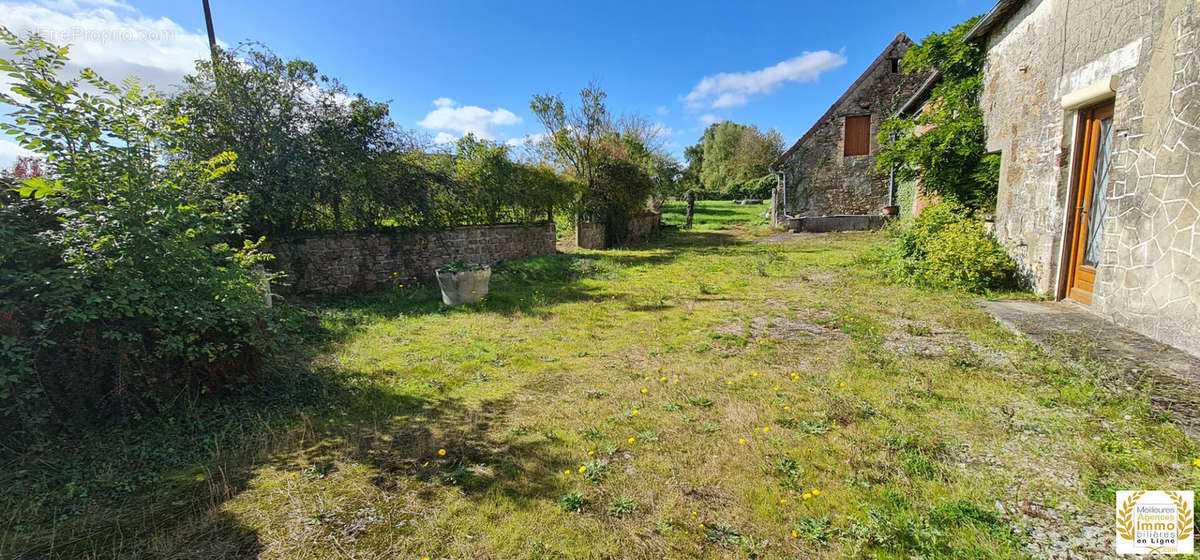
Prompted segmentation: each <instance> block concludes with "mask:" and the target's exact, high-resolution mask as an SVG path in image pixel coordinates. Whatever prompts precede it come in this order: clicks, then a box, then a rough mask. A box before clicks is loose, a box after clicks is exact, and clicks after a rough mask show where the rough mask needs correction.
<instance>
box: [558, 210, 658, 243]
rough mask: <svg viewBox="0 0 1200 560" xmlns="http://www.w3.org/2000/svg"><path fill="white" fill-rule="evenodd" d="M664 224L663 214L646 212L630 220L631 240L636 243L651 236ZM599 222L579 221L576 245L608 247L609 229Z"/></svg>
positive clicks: (576, 226) (576, 231)
mask: <svg viewBox="0 0 1200 560" xmlns="http://www.w3.org/2000/svg"><path fill="white" fill-rule="evenodd" d="M661 226H662V214H661V213H659V212H646V213H645V214H640V215H637V216H634V217H633V218H631V219H630V220H629V242H630V243H634V242H637V241H641V240H643V239H646V238H647V237H650V235H651V234H653V233H654V232H656V231H658V228H659V227H661ZM606 229H607V228H606V227H605V226H604V224H602V223H599V222H579V223H578V224H576V225H575V245H576V246H578V247H579V248H580V249H607V248H608V242H607V240H606V237H607V231H606Z"/></svg>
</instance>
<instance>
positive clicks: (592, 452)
mask: <svg viewBox="0 0 1200 560" xmlns="http://www.w3.org/2000/svg"><path fill="white" fill-rule="evenodd" d="M595 454H596V452H595V451H588V457H591V456H592V455H595Z"/></svg>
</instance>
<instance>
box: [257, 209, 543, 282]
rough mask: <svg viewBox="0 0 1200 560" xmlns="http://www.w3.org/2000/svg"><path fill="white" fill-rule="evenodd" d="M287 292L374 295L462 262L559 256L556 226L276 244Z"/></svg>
mask: <svg viewBox="0 0 1200 560" xmlns="http://www.w3.org/2000/svg"><path fill="white" fill-rule="evenodd" d="M268 251H270V252H271V253H273V254H274V255H275V260H274V261H273V262H272V266H273V267H275V268H276V269H277V270H282V271H284V272H286V273H287V277H286V278H283V279H282V280H281V285H279V286H277V288H276V289H278V290H280V291H283V292H299V293H304V292H325V293H337V292H348V291H371V290H377V289H381V288H385V287H388V286H391V285H394V284H395V283H397V282H404V281H411V280H413V279H414V278H415V279H418V280H421V281H430V280H433V279H434V270H436V269H437V268H438V267H441V266H444V265H447V264H450V263H452V262H454V261H458V260H462V261H463V262H467V263H479V264H491V265H494V264H496V263H498V262H500V261H507V260H513V259H521V258H525V257H533V256H540V255H553V254H554V253H555V235H554V224H553V223H549V222H543V223H539V224H529V225H497V226H469V227H459V228H452V229H445V230H439V231H432V232H420V233H377V234H335V235H317V236H311V237H305V238H300V239H295V240H291V241H287V242H279V243H273V244H271V246H270V247H268Z"/></svg>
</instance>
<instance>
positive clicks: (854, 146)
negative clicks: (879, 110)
mask: <svg viewBox="0 0 1200 560" xmlns="http://www.w3.org/2000/svg"><path fill="white" fill-rule="evenodd" d="M845 144H846V147H845V149H844V150H843V154H842V155H847V156H865V155H867V154H869V153H871V116H870V115H863V116H860V117H846V142H845Z"/></svg>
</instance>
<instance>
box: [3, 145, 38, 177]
mask: <svg viewBox="0 0 1200 560" xmlns="http://www.w3.org/2000/svg"><path fill="white" fill-rule="evenodd" d="M31 155H34V154H33V152H31V151H29V150H26V149H25V148H22V147H21V145H20V144H17V143H16V142H13V141H11V140H4V139H0V169H5V170H9V171H11V170H12V168H13V164H15V163H17V157H19V156H31Z"/></svg>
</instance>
